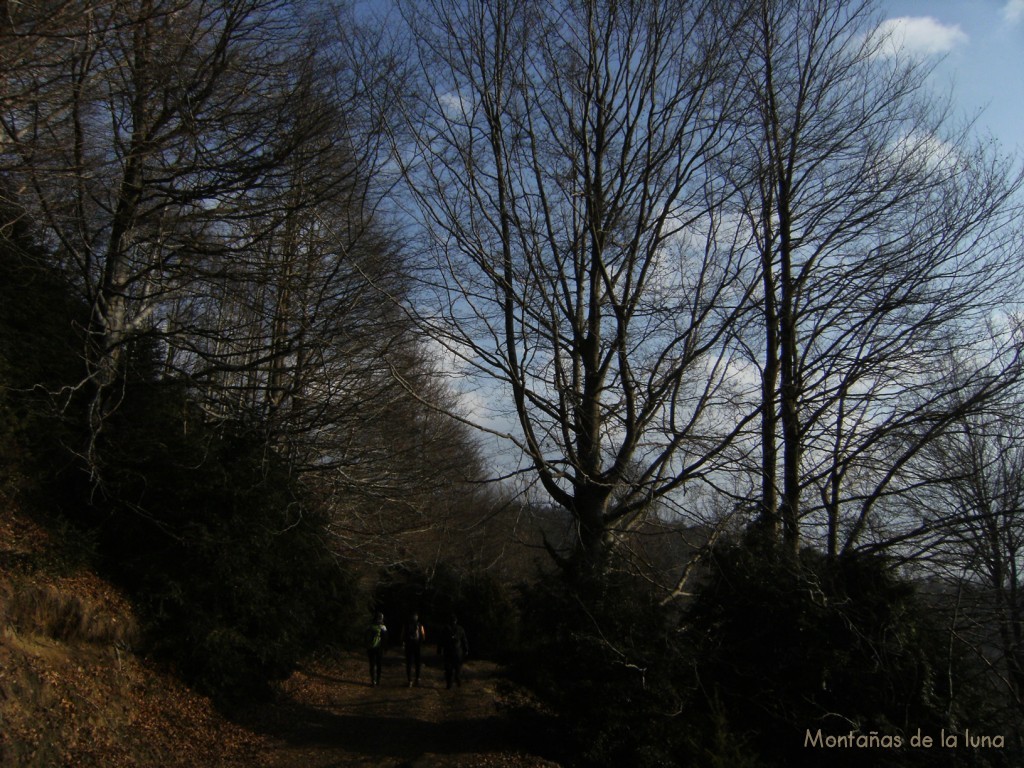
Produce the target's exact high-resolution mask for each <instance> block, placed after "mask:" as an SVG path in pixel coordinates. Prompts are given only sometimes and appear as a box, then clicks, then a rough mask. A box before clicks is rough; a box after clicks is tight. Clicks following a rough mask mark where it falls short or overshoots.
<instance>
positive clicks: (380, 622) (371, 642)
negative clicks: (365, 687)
mask: <svg viewBox="0 0 1024 768" xmlns="http://www.w3.org/2000/svg"><path fill="white" fill-rule="evenodd" d="M387 639H388V628H387V627H386V626H384V614H383V613H378V614H377V616H376V617H375V619H374V622H373V624H371V625H370V627H369V629H367V630H366V653H367V655H368V656H369V658H370V685H371V686H377V685H380V667H381V663H382V662H383V661H384V643H385V642H386V641H387Z"/></svg>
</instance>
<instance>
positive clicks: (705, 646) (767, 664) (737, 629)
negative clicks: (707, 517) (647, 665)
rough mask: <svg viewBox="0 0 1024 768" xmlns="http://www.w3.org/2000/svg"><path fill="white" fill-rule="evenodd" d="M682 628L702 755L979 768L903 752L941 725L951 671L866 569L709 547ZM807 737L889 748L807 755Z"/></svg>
mask: <svg viewBox="0 0 1024 768" xmlns="http://www.w3.org/2000/svg"><path fill="white" fill-rule="evenodd" d="M686 625H687V628H688V633H689V634H690V636H691V638H692V641H693V649H692V652H693V654H694V659H693V663H694V668H695V670H696V672H697V675H698V683H699V689H698V691H697V693H696V696H695V699H694V701H693V702H692V704H691V709H692V711H693V715H694V717H695V718H699V719H698V720H695V724H697V725H699V728H698V729H697V730H698V733H700V734H701V741H699V742H698V744H697V748H698V751H699V752H701V753H703V754H713V753H714V752H715V751H716V750H717V749H718V748H719V747H720V746H721V745H722V744H727V745H741V746H742V748H743V749H744V750H746V751H748V752H749V753H752V754H756V755H758V758H759V760H760V761H761V764H764V765H769V766H803V765H807V766H817V765H821V764H822V763H823V761H825V760H826V758H827V762H828V763H829V764H830V765H836V766H842V765H849V766H862V765H865V764H871V765H875V766H913V765H929V766H930V765H946V764H949V765H989V764H990V763H986V762H984V760H985V759H987V756H986V755H983V754H981V753H979V752H978V751H976V750H961V751H958V752H956V753H953V752H950V751H948V750H935V749H932V750H920V749H912V748H911V747H910V742H909V740H910V737H911V736H912V735H913V734H915V733H916V732H917V730H918V729H921V731H922V732H923V733H924V734H932V735H933V736H935V737H936V739H937V738H938V736H939V734H940V732H941V730H942V729H943V728H946V729H947V731H949V730H951V728H950V723H951V722H952V721H955V719H956V717H955V715H956V713H955V709H954V708H953V704H952V703H951V694H952V692H951V691H950V690H949V687H948V684H949V681H950V680H951V679H959V678H960V675H959V673H958V670H957V668H956V665H957V664H958V663H959V662H958V660H957V659H956V658H951V657H950V654H949V646H948V644H947V643H944V642H943V638H944V633H943V632H942V631H941V629H940V628H938V627H934V626H932V624H931V621H930V617H929V615H928V614H927V613H926V612H925V611H924V610H923V609H922V607H921V606H920V604H919V602H918V601H917V599H916V598H915V594H914V592H913V590H912V589H911V587H910V586H908V585H907V584H906V583H904V582H901V581H900V580H898V579H897V578H894V577H893V576H892V575H891V573H890V572H889V571H887V570H886V569H885V567H884V563H881V562H879V561H878V560H875V559H871V558H866V557H849V558H840V559H839V560H837V561H834V562H830V561H828V560H826V559H825V558H824V557H822V556H821V555H820V554H818V553H815V552H812V551H806V552H804V553H803V554H802V555H801V557H800V559H799V561H793V560H790V559H787V558H784V557H781V558H780V557H778V556H777V555H776V553H774V552H765V551H762V550H760V549H759V548H758V547H756V546H738V545H737V546H726V547H721V548H719V549H718V550H717V551H716V553H715V557H714V562H713V567H712V568H711V573H710V576H709V579H708V581H707V582H706V584H705V585H704V587H703V588H702V590H701V592H700V594H699V596H698V597H697V599H696V600H695V602H694V603H693V605H692V606H691V608H690V610H689V613H688V616H687V617H686ZM957 693H960V692H959V691H958V692H957ZM819 729H820V731H821V734H822V737H823V738H824V737H828V736H833V737H836V736H846V737H849V735H850V734H851V732H853V733H854V734H856V735H863V736H870V734H871V733H872V732H874V733H876V734H877V735H878V736H879V737H885V736H890V737H893V739H894V741H893V746H891V747H884V746H879V747H866V748H865V747H856V746H854V747H851V748H845V747H839V748H832V749H823V748H821V747H815V746H810V745H809V744H808V738H809V736H808V734H810V738H811V744H813V743H814V741H813V740H814V738H815V737H816V736H817V734H818V731H819ZM897 737H898V738H899V740H900V741H899V743H900V744H901V745H902V746H901V747H898V748H897V747H896V746H895V743H896V742H895V738H897ZM839 743H840V744H842V742H839ZM996 757H999V756H998V755H996ZM943 761H946V762H943ZM993 764H998V763H993Z"/></svg>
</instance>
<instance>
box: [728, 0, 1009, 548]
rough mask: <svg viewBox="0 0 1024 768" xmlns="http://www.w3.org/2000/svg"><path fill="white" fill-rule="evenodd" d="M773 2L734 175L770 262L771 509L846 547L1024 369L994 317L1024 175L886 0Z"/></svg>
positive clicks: (782, 536) (757, 28) (753, 330)
mask: <svg viewBox="0 0 1024 768" xmlns="http://www.w3.org/2000/svg"><path fill="white" fill-rule="evenodd" d="M754 6H755V11H756V12H754V13H752V14H751V15H750V16H749V17H748V19H747V24H745V25H744V27H743V31H742V33H741V34H738V35H737V36H736V38H735V39H736V42H737V53H736V55H735V61H736V66H737V70H736V71H737V77H738V78H739V80H740V82H741V86H742V90H743V93H744V96H745V98H746V102H745V105H744V107H743V108H742V109H741V110H739V111H738V112H737V113H736V114H735V116H734V118H733V119H735V120H736V121H737V123H736V141H735V143H734V145H733V149H734V151H733V152H731V153H730V154H729V155H728V156H727V157H726V158H725V163H724V165H723V174H724V175H726V176H727V177H728V178H730V179H731V180H733V182H734V184H735V187H736V191H737V193H738V195H739V196H740V199H741V200H742V205H741V207H740V208H739V209H738V210H737V211H736V217H737V220H738V221H742V222H743V224H742V225H741V226H744V227H745V228H746V230H747V231H748V232H749V235H750V244H751V245H750V247H751V249H752V251H753V252H754V253H755V254H756V255H755V256H753V260H755V261H756V263H757V264H758V265H759V266H758V269H757V272H758V281H759V282H760V286H761V287H760V290H759V292H758V294H757V296H756V302H755V304H754V306H755V307H756V313H753V314H751V315H750V321H751V322H750V326H749V329H748V332H746V333H745V334H744V335H743V341H744V344H745V352H744V356H745V357H746V359H747V360H749V364H750V366H751V367H752V368H753V369H754V370H756V371H757V377H758V380H759V382H760V395H759V400H760V408H759V411H760V419H761V428H760V435H759V439H758V442H759V445H760V450H759V451H758V452H757V455H759V457H760V466H759V468H758V474H759V476H760V489H759V493H758V494H757V496H758V499H759V503H758V506H759V518H760V522H761V524H762V526H763V527H764V529H765V530H766V532H767V536H768V538H769V539H770V540H773V541H776V540H781V541H783V542H784V543H785V548H786V549H787V550H788V551H789V552H795V551H796V549H797V548H798V547H799V545H800V543H801V541H802V540H808V541H815V542H816V543H820V544H821V545H822V546H823V548H825V549H826V550H827V551H828V553H829V555H830V556H832V557H835V556H837V555H838V554H839V553H840V552H842V551H846V550H849V549H851V548H854V547H856V546H857V545H858V544H860V543H863V542H864V540H865V538H866V536H867V534H868V533H869V532H870V529H871V525H872V522H873V517H872V514H873V511H874V510H875V509H876V504H877V503H878V502H879V501H880V500H881V499H884V498H886V497H887V496H888V495H890V494H892V493H896V492H898V491H899V489H900V488H901V487H903V486H902V480H901V477H902V471H903V469H904V468H905V467H906V465H907V463H908V462H909V461H910V460H911V459H912V458H913V456H914V455H915V454H916V453H917V452H918V451H920V450H921V449H922V448H923V447H924V446H926V445H927V444H928V442H929V441H930V440H932V439H934V438H935V437H936V436H937V435H939V434H941V432H942V430H943V429H945V428H946V427H948V426H949V425H950V424H951V423H952V421H953V420H954V419H956V418H958V417H959V416H960V414H961V413H962V412H963V411H964V410H969V409H970V408H972V407H975V406H976V405H978V404H979V403H980V402H983V401H984V399H985V398H987V397H989V396H991V395H992V394H993V393H994V392H996V391H998V389H999V388H1000V387H1002V386H1004V385H1005V384H1007V383H1008V382H1009V381H1011V380H1012V379H1013V378H1014V377H1015V376H1017V375H1019V361H1018V359H1017V355H1016V354H1015V353H1014V352H1013V348H1014V344H1015V342H1013V341H1012V340H1011V341H1009V342H1006V341H1005V339H1006V336H1005V334H1002V333H1001V332H999V331H996V332H994V333H989V332H988V331H989V325H988V320H989V317H990V315H991V314H992V313H993V312H996V311H998V310H1001V309H1002V307H1003V306H1004V305H1005V304H1006V303H1007V302H1009V301H1015V300H1017V299H1019V291H1018V287H1019V281H1018V280H1017V279H1016V272H1017V270H1016V268H1015V267H1014V266H1013V265H1014V258H1013V254H1014V253H1015V249H1016V248H1017V247H1019V238H1018V232H1017V227H1016V225H1015V224H1014V221H1015V217H1016V214H1017V205H1018V203H1016V202H1015V200H1016V195H1017V193H1018V192H1019V190H1020V187H1021V175H1020V173H1019V172H1014V171H1013V170H1012V169H1011V168H1010V167H1009V165H1008V164H1007V163H1006V162H1005V161H1004V160H1003V159H1001V158H999V157H997V156H995V155H993V154H992V153H991V152H989V151H988V150H986V149H985V148H984V147H982V146H979V145H978V144H977V143H976V142H975V141H974V140H973V139H972V138H971V134H970V132H969V130H968V129H959V130H957V129H954V128H953V127H952V124H951V121H950V119H949V116H948V114H946V113H945V111H944V110H943V109H941V108H940V105H939V104H938V103H937V102H936V101H935V99H934V98H933V97H932V96H931V95H930V94H929V93H928V91H927V89H926V82H927V80H926V78H927V74H928V67H927V65H926V62H923V61H920V60H916V61H915V60H904V57H896V58H890V57H889V56H887V55H883V54H884V53H886V51H888V49H889V46H888V43H887V41H886V40H885V39H883V38H882V37H880V36H879V34H877V33H876V32H875V30H876V29H877V27H876V20H875V18H874V16H873V10H872V4H871V3H870V2H860V1H859V0H858V1H855V2H840V3H836V2H824V0H801V1H800V2H776V0H759V2H756V3H754ZM1007 344H1009V347H1010V350H1009V354H1008V355H1007V354H1006V352H1007V350H1006V349H1001V347H1004V346H1006V345H1007ZM954 358H958V359H960V360H961V361H964V363H965V365H962V366H960V367H958V368H957V369H956V370H955V371H954V369H953V368H952V367H951V366H950V365H949V362H950V360H952V359H954ZM968 360H970V361H971V362H970V365H969V366H967V365H966V362H967V361H968ZM961 389H963V390H964V391H965V392H969V393H970V394H969V396H967V397H959V398H953V397H952V396H951V395H952V394H953V393H955V392H959V391H960V390H961Z"/></svg>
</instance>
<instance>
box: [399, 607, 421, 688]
mask: <svg viewBox="0 0 1024 768" xmlns="http://www.w3.org/2000/svg"><path fill="white" fill-rule="evenodd" d="M426 639H427V630H426V629H424V628H423V625H422V624H420V617H419V614H418V613H414V614H413V615H412V616H410V617H409V621H408V622H407V623H406V625H405V627H404V628H403V629H402V642H403V644H404V645H405V676H406V678H407V679H408V683H409V687H410V688H412V687H413V685H419V684H420V667H421V666H422V653H421V647H422V645H423V642H424V641H425V640H426ZM413 672H415V673H416V676H415V677H413Z"/></svg>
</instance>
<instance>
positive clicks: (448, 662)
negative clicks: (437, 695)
mask: <svg viewBox="0 0 1024 768" xmlns="http://www.w3.org/2000/svg"><path fill="white" fill-rule="evenodd" d="M437 650H438V653H440V654H441V658H442V659H443V660H444V682H445V687H446V688H451V687H452V682H454V683H455V685H457V686H461V685H462V662H463V660H464V659H465V658H466V656H468V655H469V641H468V640H467V639H466V630H464V629H463V628H462V625H461V624H459V620H458V619H457V618H456V617H455V616H452V620H451V623H449V624H448V626H446V627H445V628H444V632H443V634H442V635H441V642H440V644H439V645H438V649H437Z"/></svg>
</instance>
